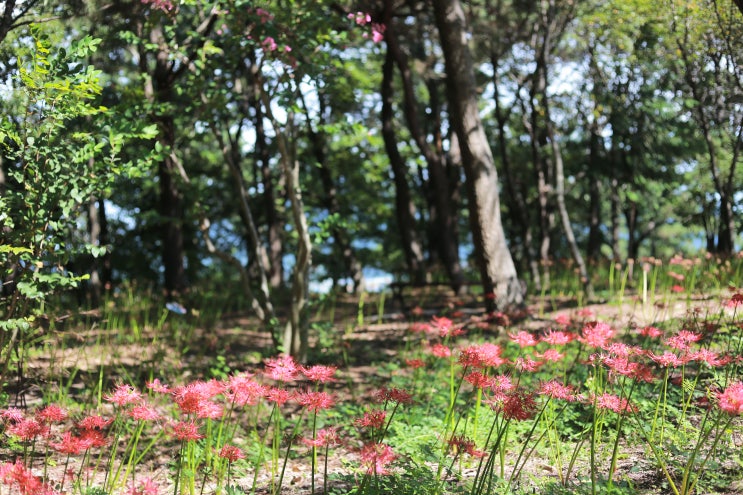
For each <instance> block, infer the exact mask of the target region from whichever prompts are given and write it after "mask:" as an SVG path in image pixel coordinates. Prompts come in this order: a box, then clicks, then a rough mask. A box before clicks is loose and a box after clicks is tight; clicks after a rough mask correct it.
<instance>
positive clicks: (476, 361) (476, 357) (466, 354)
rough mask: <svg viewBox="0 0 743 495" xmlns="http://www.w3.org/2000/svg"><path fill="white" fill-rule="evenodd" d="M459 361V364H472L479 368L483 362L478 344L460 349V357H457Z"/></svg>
mask: <svg viewBox="0 0 743 495" xmlns="http://www.w3.org/2000/svg"><path fill="white" fill-rule="evenodd" d="M457 361H459V364H461V365H462V366H465V367H467V366H472V367H476V368H479V367H480V366H481V364H482V360H481V359H480V353H479V352H478V350H477V347H476V346H469V347H465V348H464V349H462V350H461V351H459V358H458V359H457Z"/></svg>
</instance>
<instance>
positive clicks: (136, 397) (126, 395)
mask: <svg viewBox="0 0 743 495" xmlns="http://www.w3.org/2000/svg"><path fill="white" fill-rule="evenodd" d="M103 399H104V400H106V401H108V402H113V403H114V404H116V405H117V406H119V407H123V406H126V405H129V404H138V403H140V402H141V401H142V399H143V396H142V393H141V392H139V391H138V390H137V389H136V388H134V387H132V386H131V385H127V384H125V383H121V384H119V385H116V387H115V388H114V391H113V392H112V393H110V394H105V395H104V396H103Z"/></svg>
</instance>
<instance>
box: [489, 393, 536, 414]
mask: <svg viewBox="0 0 743 495" xmlns="http://www.w3.org/2000/svg"><path fill="white" fill-rule="evenodd" d="M495 410H496V411H500V412H501V413H502V414H503V417H504V418H506V419H515V420H517V421H524V420H527V419H531V418H533V417H534V415H535V414H536V412H537V403H536V402H535V401H534V395H533V394H527V393H525V392H521V391H517V392H514V393H511V394H508V395H506V396H505V397H504V399H503V401H502V402H501V403H500V404H499V406H498V407H496V408H495Z"/></svg>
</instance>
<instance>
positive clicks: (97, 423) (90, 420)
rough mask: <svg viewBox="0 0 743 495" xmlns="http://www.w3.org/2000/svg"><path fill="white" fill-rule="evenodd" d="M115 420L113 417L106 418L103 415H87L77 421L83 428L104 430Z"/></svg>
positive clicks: (78, 425) (79, 426)
mask: <svg viewBox="0 0 743 495" xmlns="http://www.w3.org/2000/svg"><path fill="white" fill-rule="evenodd" d="M113 421H114V420H113V419H106V418H104V417H102V416H87V417H85V418H83V419H82V420H80V421H79V422H78V423H77V427H78V428H80V429H81V430H102V429H104V428H106V427H108V425H110V424H111V423H113Z"/></svg>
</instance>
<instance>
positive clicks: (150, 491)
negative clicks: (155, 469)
mask: <svg viewBox="0 0 743 495" xmlns="http://www.w3.org/2000/svg"><path fill="white" fill-rule="evenodd" d="M158 493H160V489H159V488H158V486H157V484H156V483H155V482H154V481H153V480H152V478H145V479H144V480H142V481H141V482H140V483H139V484H138V485H137V486H136V487H135V486H134V484H133V482H132V487H131V488H130V489H129V491H128V492H127V495H158Z"/></svg>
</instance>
